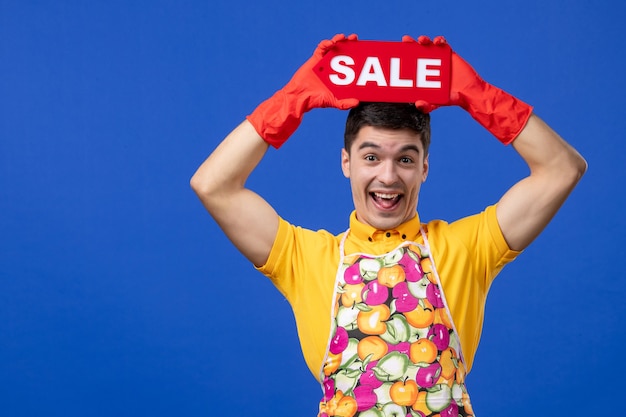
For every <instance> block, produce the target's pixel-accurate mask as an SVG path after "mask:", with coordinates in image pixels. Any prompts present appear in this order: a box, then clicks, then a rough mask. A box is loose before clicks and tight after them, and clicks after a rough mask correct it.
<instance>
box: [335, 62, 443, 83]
mask: <svg viewBox="0 0 626 417" xmlns="http://www.w3.org/2000/svg"><path fill="white" fill-rule="evenodd" d="M354 65H355V62H354V59H353V58H352V57H350V56H348V55H338V56H335V57H333V58H332V59H331V60H330V67H331V69H332V70H333V71H335V72H336V73H337V74H330V75H329V80H330V81H331V82H332V83H333V84H335V85H339V86H344V85H350V84H352V83H353V82H354V81H355V79H356V85H357V86H365V85H367V83H368V82H374V83H376V84H377V85H378V86H379V87H387V86H389V87H405V88H412V87H414V86H415V87H417V88H441V80H440V79H437V78H439V77H440V76H441V59H434V58H417V71H416V74H415V80H413V79H412V78H401V77H400V72H401V71H400V68H401V60H400V58H390V60H389V70H388V72H387V73H388V74H389V76H388V77H387V76H386V75H385V71H384V70H383V67H382V65H381V63H380V60H379V59H378V57H375V56H369V57H367V58H366V60H365V63H364V64H363V67H362V68H361V70H360V72H359V77H358V79H357V77H356V71H355V69H354V68H353V67H354ZM339 74H341V75H339ZM414 81H415V82H414Z"/></svg>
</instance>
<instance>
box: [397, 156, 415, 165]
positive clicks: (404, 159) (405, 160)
mask: <svg viewBox="0 0 626 417" xmlns="http://www.w3.org/2000/svg"><path fill="white" fill-rule="evenodd" d="M400 162H402V163H403V164H412V163H413V158H409V157H408V156H403V157H401V158H400Z"/></svg>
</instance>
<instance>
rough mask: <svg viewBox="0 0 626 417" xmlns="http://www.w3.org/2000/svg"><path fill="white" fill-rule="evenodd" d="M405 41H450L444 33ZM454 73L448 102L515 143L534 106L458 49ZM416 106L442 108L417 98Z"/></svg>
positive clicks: (429, 110) (425, 110) (455, 56)
mask: <svg viewBox="0 0 626 417" xmlns="http://www.w3.org/2000/svg"><path fill="white" fill-rule="evenodd" d="M402 41H403V42H417V43H419V44H422V45H430V44H434V45H445V44H446V43H447V41H446V40H445V38H444V37H443V36H437V37H436V38H435V39H434V40H432V41H431V40H430V38H429V37H428V36H420V37H419V38H418V39H417V41H416V40H415V39H413V38H411V37H410V36H404V37H402ZM451 72H452V76H451V78H452V80H451V83H450V101H449V102H448V104H446V105H448V106H460V107H462V108H463V109H464V110H465V111H467V112H468V113H469V114H470V115H471V116H472V118H473V119H474V120H476V121H477V122H478V123H480V124H481V125H482V126H483V127H484V128H485V129H487V130H488V131H489V132H491V133H492V134H493V135H494V136H495V137H496V138H497V139H498V140H499V141H500V142H502V143H503V144H505V145H508V144H509V143H511V142H513V140H514V139H515V138H516V137H517V135H519V133H520V132H521V131H522V129H524V126H526V122H527V121H528V118H529V117H530V115H531V114H532V111H533V108H532V107H531V106H529V105H528V104H526V103H524V102H523V101H521V100H518V99H517V98H515V97H513V96H512V95H510V94H509V93H507V92H505V91H503V90H501V89H499V88H498V87H495V86H493V85H491V84H489V83H487V82H486V81H484V80H483V79H482V78H481V77H480V76H479V75H478V74H477V73H476V71H475V70H474V68H472V67H471V66H470V65H469V64H468V63H467V62H466V61H465V60H464V59H463V58H461V57H460V56H458V55H457V54H456V53H455V52H454V51H452V62H451ZM415 106H416V107H417V108H419V109H421V110H422V111H424V112H426V113H429V112H431V111H433V110H435V109H436V108H438V107H439V106H437V105H434V104H430V103H427V102H425V101H417V102H416V103H415Z"/></svg>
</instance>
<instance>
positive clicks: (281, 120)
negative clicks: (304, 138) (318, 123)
mask: <svg viewBox="0 0 626 417" xmlns="http://www.w3.org/2000/svg"><path fill="white" fill-rule="evenodd" d="M289 98H290V97H288V94H285V92H284V91H283V90H278V91H277V92H276V93H274V95H273V96H272V97H270V98H268V99H267V100H265V101H264V102H262V103H261V104H259V106H258V107H257V108H256V109H254V111H253V112H252V113H251V114H250V115H248V116H247V117H246V119H247V120H248V121H249V122H250V123H251V124H252V126H254V129H255V130H256V131H257V133H258V134H259V135H260V136H261V137H262V138H263V140H265V141H266V142H267V143H269V144H270V145H271V146H273V147H274V148H276V149H278V148H280V147H281V146H282V145H283V143H285V142H286V141H287V139H289V137H290V136H291V135H292V134H293V132H295V131H296V129H298V126H300V123H301V122H302V115H303V113H304V112H302V111H301V110H298V107H301V106H299V105H298V103H294V102H293V100H290V99H289Z"/></svg>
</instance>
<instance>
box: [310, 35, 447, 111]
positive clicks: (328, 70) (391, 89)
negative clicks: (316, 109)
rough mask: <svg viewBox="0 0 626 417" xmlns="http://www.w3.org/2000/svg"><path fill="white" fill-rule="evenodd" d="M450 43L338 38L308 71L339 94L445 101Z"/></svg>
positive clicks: (364, 98)
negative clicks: (427, 43) (422, 43)
mask: <svg viewBox="0 0 626 417" xmlns="http://www.w3.org/2000/svg"><path fill="white" fill-rule="evenodd" d="M451 55H452V51H451V49H450V46H449V45H421V44H419V43H415V42H380V41H343V42H337V43H336V44H335V45H334V46H333V47H332V48H331V49H330V50H329V51H328V52H327V53H326V55H324V57H323V58H322V59H321V60H320V61H319V62H318V63H317V65H315V67H314V68H313V71H314V72H315V73H316V74H317V76H318V77H319V78H320V79H321V80H322V82H323V83H324V84H325V85H326V86H327V87H328V89H329V90H330V91H331V92H332V93H333V94H334V95H335V97H337V98H338V99H344V98H356V99H358V100H360V101H380V102H406V103H414V102H415V101H417V100H425V101H427V102H429V103H432V104H446V103H447V102H448V100H449V97H450V59H451Z"/></svg>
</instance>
